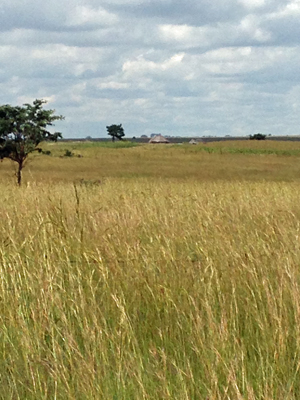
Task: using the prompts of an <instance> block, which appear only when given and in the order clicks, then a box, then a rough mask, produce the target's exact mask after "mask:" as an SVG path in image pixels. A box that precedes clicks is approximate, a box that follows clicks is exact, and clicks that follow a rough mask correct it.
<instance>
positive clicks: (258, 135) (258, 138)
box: [250, 133, 267, 140]
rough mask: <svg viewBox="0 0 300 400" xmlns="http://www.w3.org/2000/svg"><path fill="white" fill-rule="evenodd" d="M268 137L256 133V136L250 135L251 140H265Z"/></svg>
mask: <svg viewBox="0 0 300 400" xmlns="http://www.w3.org/2000/svg"><path fill="white" fill-rule="evenodd" d="M266 137H267V135H264V134H262V133H256V134H255V135H250V140H265V139H266Z"/></svg>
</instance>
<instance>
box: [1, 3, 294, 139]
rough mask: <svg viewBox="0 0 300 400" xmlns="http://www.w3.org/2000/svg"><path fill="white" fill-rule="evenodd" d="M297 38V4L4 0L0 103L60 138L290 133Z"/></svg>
mask: <svg viewBox="0 0 300 400" xmlns="http://www.w3.org/2000/svg"><path fill="white" fill-rule="evenodd" d="M299 43H300V1H299V0H296V1H295V0H293V1H277V0H274V1H272V0H235V1H233V0H214V1H211V0H185V1H182V0H160V1H159V0H109V1H108V0H104V1H98V0H97V1H96V0H72V2H71V1H66V0H52V1H51V2H41V1H37V0H2V1H1V5H0V103H1V104H7V103H8V104H12V105H20V104H23V103H25V102H29V101H33V100H34V99H36V98H43V99H46V100H48V105H47V107H50V108H54V109H56V111H57V113H58V114H62V115H64V116H65V117H66V119H65V121H63V122H61V123H59V124H57V126H56V127H57V129H58V130H61V131H62V133H63V135H64V137H66V138H70V137H74V138H75V137H86V136H92V137H103V136H106V128H105V127H106V125H110V124H119V123H122V124H123V126H124V129H125V134H126V136H129V137H131V136H141V135H143V134H146V135H150V134H151V133H152V132H156V133H158V132H159V133H162V134H165V135H174V136H179V135H180V136H203V135H212V136H223V135H241V136H246V135H250V134H253V133H257V132H262V133H266V134H272V135H298V134H299V133H300V130H299V126H300V73H299V72H300V71H299V69H300V51H299Z"/></svg>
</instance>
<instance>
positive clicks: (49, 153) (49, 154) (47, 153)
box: [42, 150, 51, 156]
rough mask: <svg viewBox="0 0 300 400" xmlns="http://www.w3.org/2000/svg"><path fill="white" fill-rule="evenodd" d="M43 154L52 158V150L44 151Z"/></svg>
mask: <svg viewBox="0 0 300 400" xmlns="http://www.w3.org/2000/svg"><path fill="white" fill-rule="evenodd" d="M42 154H45V156H51V151H50V150H42Z"/></svg>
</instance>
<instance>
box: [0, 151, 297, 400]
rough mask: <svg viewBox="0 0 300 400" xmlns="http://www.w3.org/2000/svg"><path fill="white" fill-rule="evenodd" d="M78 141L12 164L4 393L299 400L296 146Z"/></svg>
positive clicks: (1, 303)
mask: <svg viewBox="0 0 300 400" xmlns="http://www.w3.org/2000/svg"><path fill="white" fill-rule="evenodd" d="M59 151H60V150H59ZM78 151H80V152H82V153H83V157H82V158H76V157H74V158H59V155H58V156H43V155H37V156H35V157H33V159H32V162H31V163H29V164H28V165H27V167H26V170H25V174H24V186H23V188H21V189H19V188H17V187H16V186H15V185H14V183H13V180H12V177H11V174H12V172H11V169H10V168H11V165H10V164H9V163H6V162H5V163H3V164H1V177H2V183H0V189H1V194H2V202H1V207H0V216H1V222H2V223H1V227H0V249H1V252H0V260H1V262H0V310H1V313H0V318H1V330H0V335H1V342H0V343H1V348H0V357H1V362H0V384H1V389H2V390H1V393H0V398H1V399H5V400H6V399H29V400H30V399H52V398H53V399H108V400H110V399H118V400H119V399H126V400H127V399H128V400H131V399H137V400H139V399H180V400H181V399H250V400H251V399H270V400H271V399H295V400H296V399H298V393H299V390H300V387H299V382H300V379H299V368H300V334H299V332H300V292H299V288H300V286H299V285H300V272H299V271H300V270H299V265H300V242H299V232H300V205H299V200H298V198H299V189H300V187H299V179H298V176H297V174H298V173H299V166H298V158H297V157H293V156H292V157H290V156H289V157H284V156H280V157H278V156H274V155H242V154H238V155H236V154H208V153H194V150H192V149H191V150H189V149H187V151H186V152H185V151H183V150H182V148H180V149H179V147H178V149H177V147H172V146H170V147H152V146H149V147H147V146H141V147H137V148H126V149H117V150H116V149H99V151H98V150H97V153H94V149H83V148H80V150H78ZM98 178H99V179H98Z"/></svg>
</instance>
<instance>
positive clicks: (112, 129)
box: [106, 124, 125, 142]
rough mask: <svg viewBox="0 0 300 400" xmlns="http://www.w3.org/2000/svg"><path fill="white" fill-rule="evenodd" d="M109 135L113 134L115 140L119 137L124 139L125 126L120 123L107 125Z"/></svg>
mask: <svg viewBox="0 0 300 400" xmlns="http://www.w3.org/2000/svg"><path fill="white" fill-rule="evenodd" d="M106 129H107V133H108V135H110V136H111V138H112V141H113V142H114V141H115V140H116V138H117V139H119V140H123V136H125V133H124V128H123V127H122V124H120V125H110V126H107V127H106Z"/></svg>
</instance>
